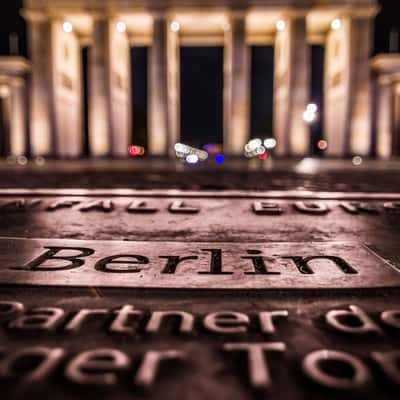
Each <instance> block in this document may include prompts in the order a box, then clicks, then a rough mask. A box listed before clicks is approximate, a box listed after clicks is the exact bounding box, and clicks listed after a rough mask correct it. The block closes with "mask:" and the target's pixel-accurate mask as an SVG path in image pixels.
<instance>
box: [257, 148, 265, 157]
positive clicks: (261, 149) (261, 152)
mask: <svg viewBox="0 0 400 400" xmlns="http://www.w3.org/2000/svg"><path fill="white" fill-rule="evenodd" d="M264 153H265V147H264V146H258V147H257V148H256V154H257V155H258V154H264Z"/></svg>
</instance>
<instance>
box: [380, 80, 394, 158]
mask: <svg viewBox="0 0 400 400" xmlns="http://www.w3.org/2000/svg"><path fill="white" fill-rule="evenodd" d="M393 100H394V99H393V92H392V83H391V80H390V79H389V78H387V77H386V78H385V77H380V78H378V81H377V87H376V135H377V136H376V153H377V156H378V157H381V158H389V157H390V156H391V155H392V141H393V140H392V135H393V111H394V101H393Z"/></svg>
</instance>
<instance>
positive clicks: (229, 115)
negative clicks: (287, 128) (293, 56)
mask: <svg viewBox="0 0 400 400" xmlns="http://www.w3.org/2000/svg"><path fill="white" fill-rule="evenodd" d="M249 54H250V51H249V48H248V46H247V45H246V21H245V14H244V13H243V12H233V13H232V14H231V17H230V27H229V29H227V30H226V33H225V47H224V95H223V99H224V151H225V152H226V153H227V154H234V155H240V154H242V153H243V151H244V146H245V144H246V143H247V141H248V139H249V130H250V122H249V104H250V103H249V102H250V99H249V93H250V79H249Z"/></svg>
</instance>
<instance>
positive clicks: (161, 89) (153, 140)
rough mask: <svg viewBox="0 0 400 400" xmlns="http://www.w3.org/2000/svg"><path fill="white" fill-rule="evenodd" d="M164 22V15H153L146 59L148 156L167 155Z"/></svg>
mask: <svg viewBox="0 0 400 400" xmlns="http://www.w3.org/2000/svg"><path fill="white" fill-rule="evenodd" d="M167 30H168V21H167V18H166V17H165V16H164V15H159V14H155V15H154V20H153V41H152V45H151V48H150V57H149V64H148V68H149V73H148V76H149V95H148V101H149V112H148V118H149V121H148V126H149V137H148V147H149V153H150V154H152V155H166V154H167V153H168V136H169V118H168V71H167V70H168V68H167V65H168V56H167V54H168V51H167V41H168V32H167Z"/></svg>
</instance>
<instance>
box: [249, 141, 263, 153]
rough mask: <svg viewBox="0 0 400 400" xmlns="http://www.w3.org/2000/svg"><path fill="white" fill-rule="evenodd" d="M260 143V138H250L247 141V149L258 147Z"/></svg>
mask: <svg viewBox="0 0 400 400" xmlns="http://www.w3.org/2000/svg"><path fill="white" fill-rule="evenodd" d="M261 145H262V140H261V139H258V138H256V139H252V140H250V142H249V143H247V149H246V150H248V151H252V150H255V149H256V148H257V147H260V146H261Z"/></svg>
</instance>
